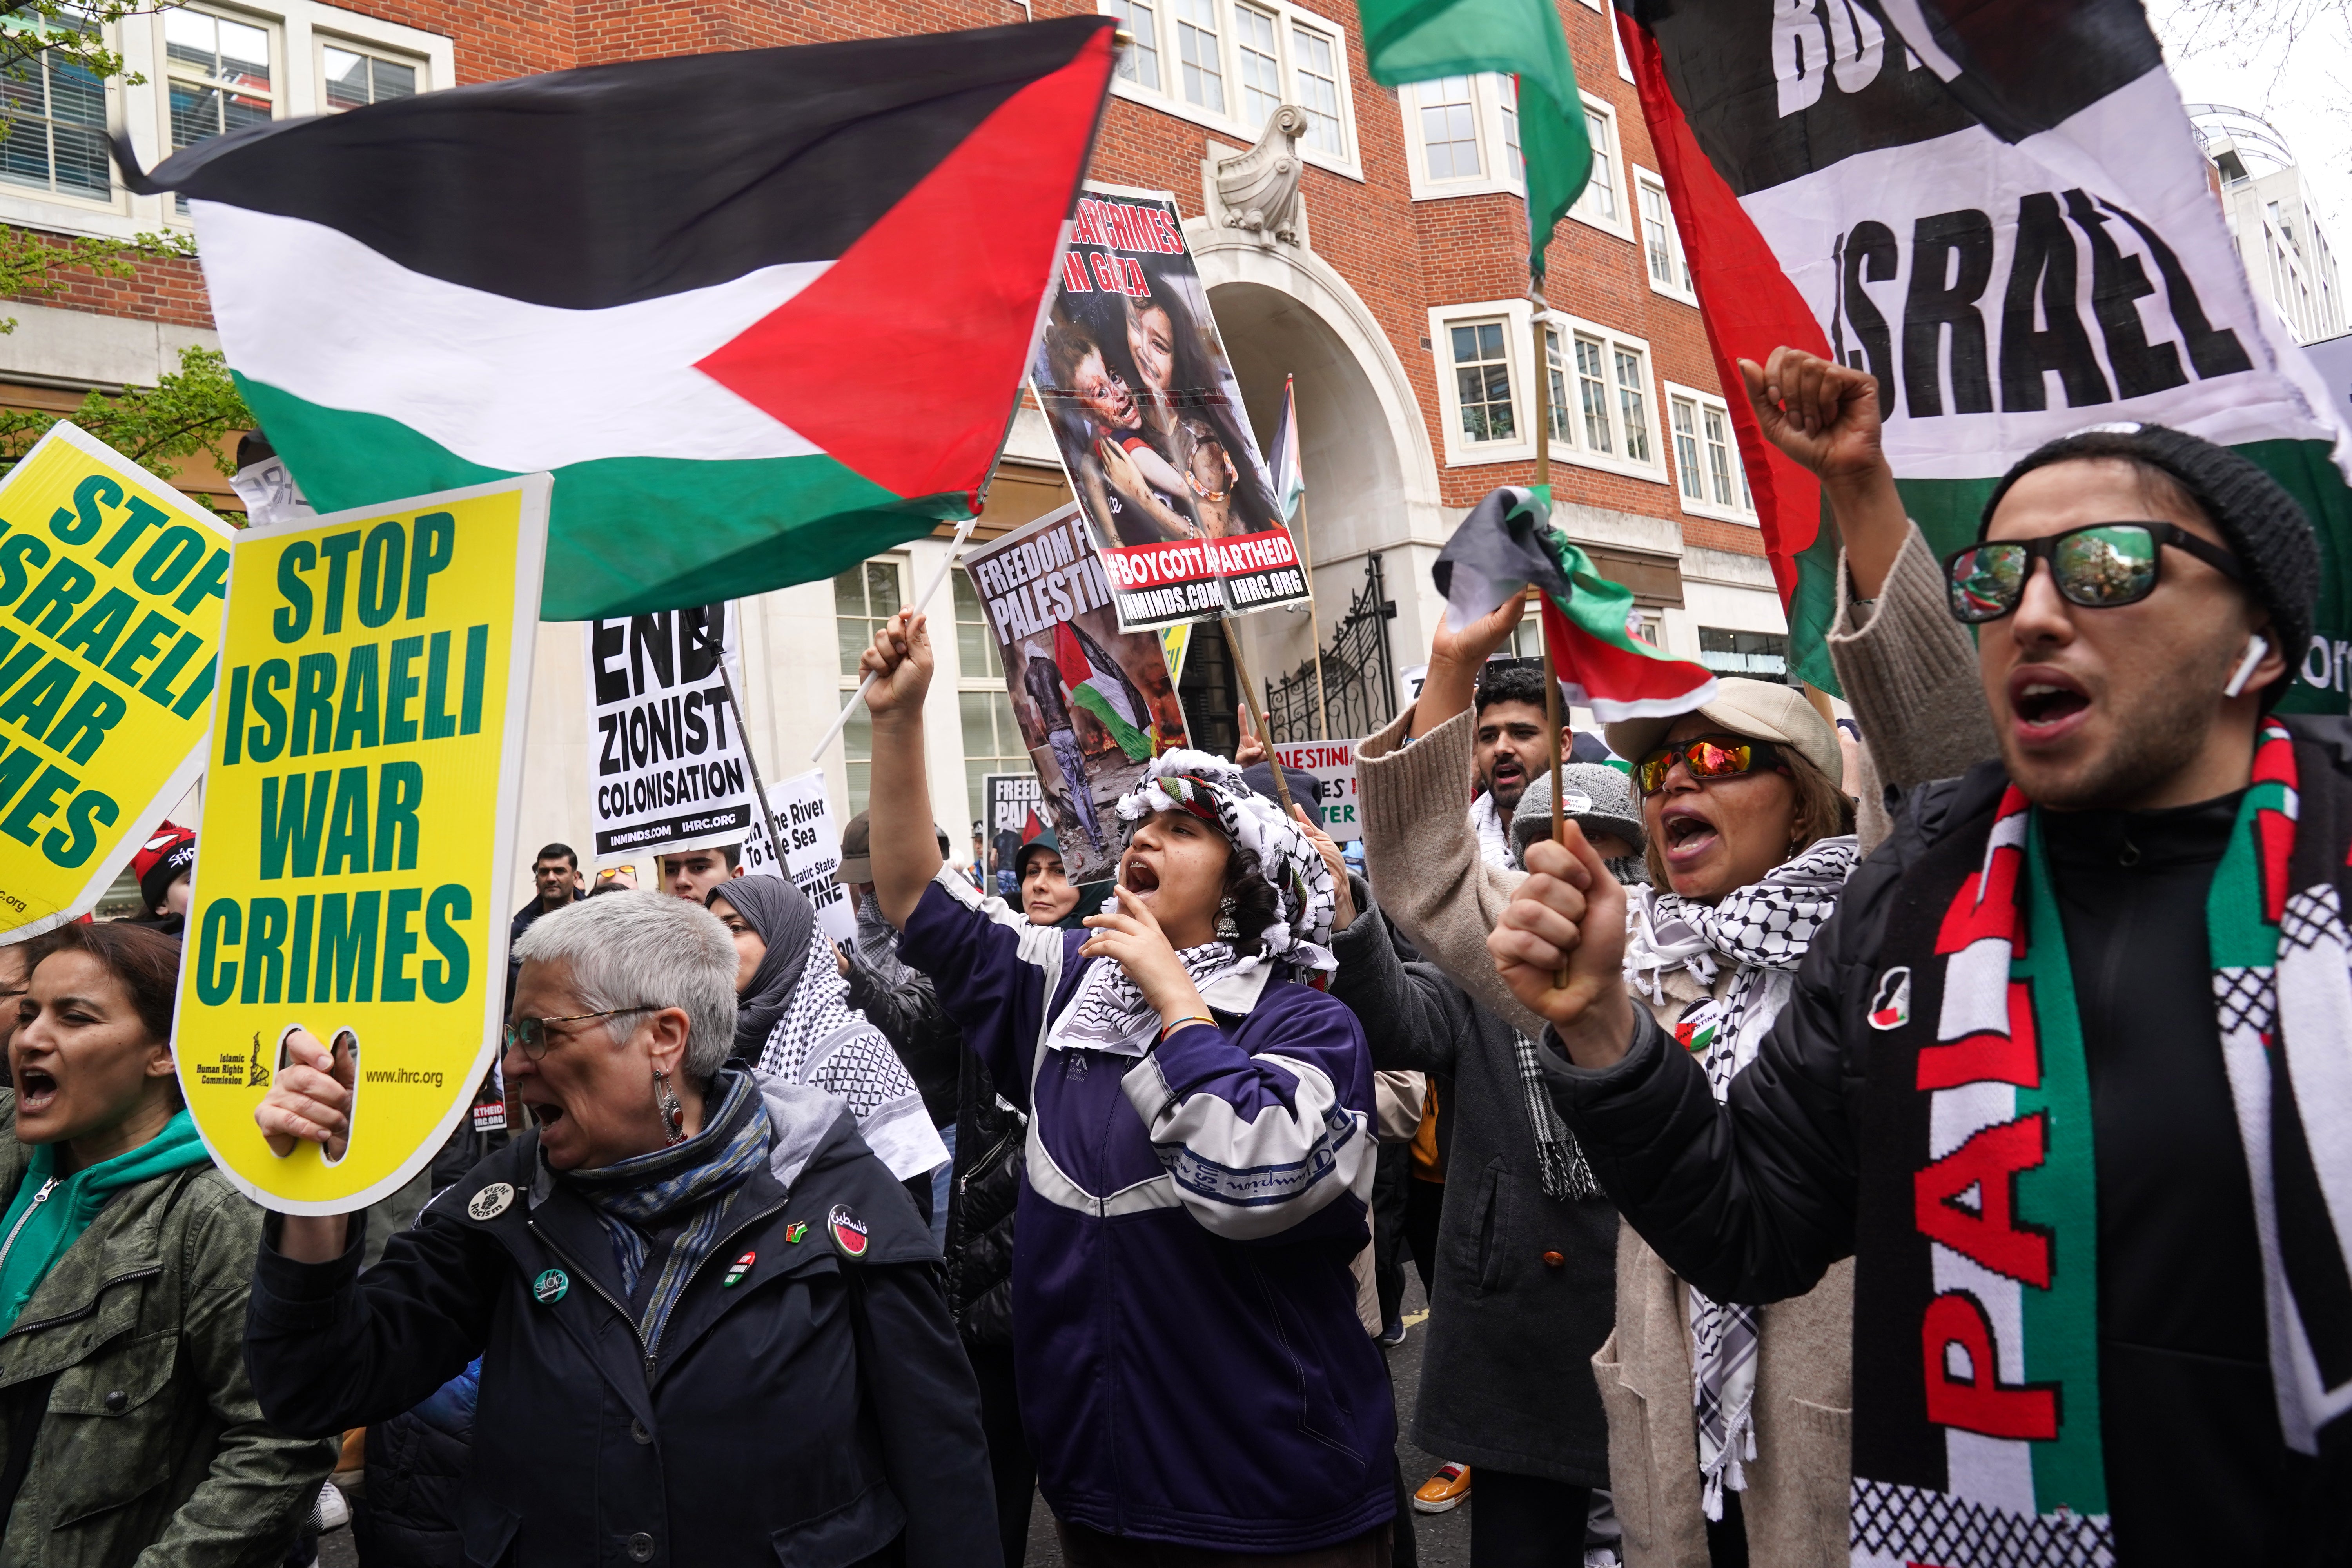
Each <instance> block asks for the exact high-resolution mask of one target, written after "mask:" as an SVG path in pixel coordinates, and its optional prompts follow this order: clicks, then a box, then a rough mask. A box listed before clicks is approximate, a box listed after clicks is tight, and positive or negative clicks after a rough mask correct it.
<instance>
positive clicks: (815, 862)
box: [743, 768, 857, 942]
mask: <svg viewBox="0 0 2352 1568" xmlns="http://www.w3.org/2000/svg"><path fill="white" fill-rule="evenodd" d="M768 810H769V812H770V814H771V815H772V816H774V817H775V819H776V831H777V832H779V833H781V834H782V835H783V836H784V864H783V875H785V876H787V877H790V878H791V879H793V886H794V887H796V888H798V889H800V890H801V891H802V893H803V894H804V895H806V897H807V899H808V901H809V902H810V903H811V904H812V905H814V907H815V909H816V923H817V925H818V926H819V927H820V928H822V929H823V930H824V934H825V935H827V936H829V937H831V938H832V939H833V940H834V941H835V942H855V941H856V940H857V910H856V908H855V907H853V906H852V905H851V903H850V901H849V890H848V889H846V888H844V887H843V886H842V885H841V882H840V880H839V879H837V878H835V875H834V873H835V872H836V871H838V870H840V869H841V823H840V822H839V820H838V819H836V818H835V816H834V815H833V801H832V798H831V797H830V796H828V795H826V794H825V793H824V769H823V768H813V769H811V770H810V771H809V772H807V773H799V774H796V775H794V776H793V777H792V778H788V779H782V780H780V781H778V782H777V783H775V784H770V785H769V786H768ZM743 874H744V875H745V876H747V877H772V876H775V875H776V874H777V870H776V858H775V856H774V855H773V854H772V853H770V851H769V849H768V826H767V824H766V823H765V822H762V821H761V820H759V819H758V817H757V816H754V818H753V820H752V823H751V833H750V834H749V836H748V837H745V838H744V840H743Z"/></svg>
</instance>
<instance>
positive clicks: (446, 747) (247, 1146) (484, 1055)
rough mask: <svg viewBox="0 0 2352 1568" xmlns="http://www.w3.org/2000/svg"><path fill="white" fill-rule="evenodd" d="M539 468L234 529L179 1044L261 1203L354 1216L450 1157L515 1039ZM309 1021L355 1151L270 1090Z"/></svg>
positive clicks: (199, 1096)
mask: <svg viewBox="0 0 2352 1568" xmlns="http://www.w3.org/2000/svg"><path fill="white" fill-rule="evenodd" d="M550 488H551V480H550V479H548V477H547V476H546V475H544V474H533V475H528V476H525V477H524V478H521V479H505V480H501V481H499V483H497V484H491V485H479V486H476V487H474V488H472V489H459V490H446V491H443V492H441V493H440V494H437V495H430V496H422V497H419V498H417V499H415V500H406V501H401V502H397V503H394V504H393V505H389V506H383V507H370V508H366V509H363V510H357V511H347V512H337V513H335V514H333V515H331V516H328V517H317V518H310V517H305V518H296V519H289V520H288V521H283V522H279V523H275V524H271V525H268V526H266V527H258V528H255V529H251V530H249V531H247V532H246V533H245V534H243V535H242V536H240V537H239V538H238V539H237V541H236V547H235V561H234V568H233V570H232V573H231V575H230V584H229V591H228V607H227V613H226V626H225V627H224V630H223V635H222V645H221V659H220V664H221V670H222V676H221V690H220V694H219V697H218V700H217V712H216V717H215V725H214V729H213V737H212V745H211V748H210V756H211V762H212V766H211V771H210V773H209V775H208V776H207V778H206V781H205V813H204V826H203V828H202V831H201V840H202V843H203V845H204V853H203V855H202V856H201V857H200V858H199V860H198V864H197V867H196V873H195V886H194V902H193V903H192V905H191V907H190V912H189V917H188V932H187V939H186V945H185V948H184V952H183V956H182V959H181V969H180V1000H179V1021H178V1026H177V1028H176V1030H175V1031H174V1035H173V1050H174V1053H175V1054H176V1056H177V1058H178V1060H179V1069H180V1086H181V1088H182V1089H183V1090H184V1092H185V1094H186V1096H187V1100H188V1109H189V1110H190V1111H191V1112H192V1113H193V1114H194V1117H195V1121H196V1126H197V1128H198V1130H199V1131H202V1132H203V1134H204V1139H205V1146H206V1147H207V1148H209V1149H210V1150H211V1151H212V1154H213V1159H214V1160H215V1163H218V1164H219V1166H220V1168H221V1170H222V1171H223V1172H225V1173H226V1174H227V1176H228V1178H229V1179H230V1180H231V1181H233V1182H235V1183H236V1185H237V1186H238V1187H239V1188H240V1189H241V1190H243V1191H244V1192H245V1193H246V1194H247V1195H248V1196H250V1197H252V1198H253V1199H254V1200H255V1201H257V1202H258V1203H261V1204H263V1205H267V1206H268V1207H270V1208H275V1209H279V1210H282V1211H285V1212H287V1213H290V1214H341V1213H344V1212H347V1211H349V1210H352V1209H356V1208H360V1207H362V1206H363V1205H367V1204H370V1203H373V1202H374V1201H375V1200H376V1199H377V1198H380V1197H383V1195H384V1194H388V1193H390V1192H392V1191H394V1189H396V1188H398V1187H399V1186H400V1185H401V1184H403V1183H404V1182H406V1181H407V1180H408V1178H409V1177H410V1176H411V1175H413V1174H415V1172H416V1170H417V1168H418V1167H419V1166H420V1165H422V1164H423V1163H425V1161H426V1160H427V1159H429V1158H431V1156H432V1154H433V1152H434V1151H436V1150H437V1149H439V1148H440V1147H441V1144H442V1141H443V1140H444V1139H446V1137H447V1136H448V1133H449V1130H450V1128H451V1127H452V1126H454V1125H455V1124H456V1122H457V1118H458V1117H460V1116H462V1115H464V1114H465V1113H466V1110H467V1106H468V1104H469V1103H470V1102H471V1101H472V1100H473V1099H474V1089H475V1085H476V1084H477V1083H478V1082H479V1081H480V1079H481V1077H482V1074H483V1072H484V1071H485V1070H486V1069H487V1068H488V1066H489V1065H490V1062H491V1061H492V1059H493V1058H494V1057H495V1055H496V1051H497V1045H498V1040H499V1025H500V1022H501V1020H500V1017H499V1013H500V1010H501V1007H502V1006H503V1004H504V1002H505V999H506V956H507V940H508V930H509V925H508V916H509V913H510V912H511V909H512V900H511V895H510V893H509V886H508V884H509V882H510V880H511V879H512V875H513V867H514V863H515V849H514V844H515V837H516V833H517V822H518V819H519V817H520V813H521V795H522V744H523V720H524V715H525V711H526V710H527V709H528V707H529V696H530V663H531V650H532V637H533V635H534V633H535V632H536V630H537V628H538V625H539V595H540V571H541V560H542V557H543V555H544V553H545V549H546V542H547V501H548V491H549V489H550ZM298 1028H299V1029H304V1030H307V1031H309V1032H310V1035H311V1036H313V1037H315V1038H317V1039H318V1040H319V1041H320V1043H321V1044H324V1045H326V1046H328V1047H331V1048H332V1049H335V1050H336V1051H337V1052H338V1053H339V1054H341V1055H343V1056H345V1057H347V1058H349V1059H350V1061H351V1063H352V1068H353V1069H354V1070H353V1079H354V1081H353V1085H352V1128H351V1140H350V1144H349V1147H348V1148H347V1149H346V1150H345V1151H344V1152H343V1153H342V1155H341V1158H340V1159H336V1160H330V1159H328V1158H326V1157H325V1154H324V1152H323V1151H321V1150H320V1147H319V1146H318V1145H316V1144H312V1143H304V1144H299V1145H298V1146H297V1147H296V1148H295V1149H294V1151H293V1152H291V1153H289V1154H287V1155H283V1156H280V1155H278V1154H276V1153H273V1152H271V1151H270V1149H269V1146H268V1144H267V1143H266V1142H263V1140H262V1136H261V1132H260V1130H259V1129H258V1128H257V1127H256V1126H255V1125H254V1122H253V1113H254V1108H255V1107H256V1106H257V1104H259V1102H260V1100H261V1097H262V1096H263V1095H264V1094H266V1093H267V1092H268V1088H269V1084H270V1081H271V1080H272V1079H273V1078H274V1077H275V1076H276V1075H277V1073H278V1071H279V1070H280V1068H281V1067H282V1066H283V1064H284V1059H285V1040H286V1037H287V1036H288V1035H289V1033H291V1032H292V1031H293V1030H295V1029H298Z"/></svg>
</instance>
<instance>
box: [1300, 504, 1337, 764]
mask: <svg viewBox="0 0 2352 1568" xmlns="http://www.w3.org/2000/svg"><path fill="white" fill-rule="evenodd" d="M1290 542H1292V543H1293V544H1296V545H1297V547H1298V567H1299V570H1300V571H1302V572H1304V573H1305V574H1307V632H1308V633H1309V634H1310V635H1311V636H1312V637H1314V638H1315V731H1316V735H1315V738H1316V739H1317V740H1318V741H1328V740H1329V739H1330V738H1331V713H1330V710H1329V709H1328V708H1326V707H1325V706H1324V703H1323V616H1322V615H1321V613H1320V612H1319V611H1318V610H1317V609H1316V607H1315V562H1314V559H1313V557H1311V556H1309V555H1308V554H1307V498H1306V497H1305V496H1303V495H1302V496H1300V497H1299V498H1298V521H1297V525H1296V526H1295V527H1292V528H1291V530H1290Z"/></svg>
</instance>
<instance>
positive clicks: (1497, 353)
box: [1453, 321, 1518, 441]
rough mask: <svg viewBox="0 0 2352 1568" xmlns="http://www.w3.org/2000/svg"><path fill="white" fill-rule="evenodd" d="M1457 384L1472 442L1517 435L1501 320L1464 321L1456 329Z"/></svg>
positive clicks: (1466, 430) (1464, 428)
mask: <svg viewBox="0 0 2352 1568" xmlns="http://www.w3.org/2000/svg"><path fill="white" fill-rule="evenodd" d="M1453 339H1454V395H1455V396H1456V397H1457V398H1458V400H1459V401H1460V403H1461V405H1462V434H1464V435H1465V436H1467V437H1469V438H1470V439H1471V440H1473V441H1508V440H1510V439H1512V438H1513V437H1515V436H1517V434H1518V425H1517V420H1515V419H1514V418H1513V417H1512V411H1511V366H1510V355H1509V353H1508V351H1507V348H1506V346H1505V343H1504V340H1503V323H1502V322H1500V321H1473V322H1465V324H1463V325H1460V326H1457V327H1455V328H1454V330H1453Z"/></svg>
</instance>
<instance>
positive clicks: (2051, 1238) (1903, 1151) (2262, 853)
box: [1853, 720, 2352, 1568]
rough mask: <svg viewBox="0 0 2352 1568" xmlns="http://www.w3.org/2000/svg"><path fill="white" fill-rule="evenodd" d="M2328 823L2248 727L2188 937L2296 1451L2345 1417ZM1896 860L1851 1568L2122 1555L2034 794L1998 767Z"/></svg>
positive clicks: (1872, 1081)
mask: <svg viewBox="0 0 2352 1568" xmlns="http://www.w3.org/2000/svg"><path fill="white" fill-rule="evenodd" d="M2305 773H2308V775H2309V776H2310V778H2311V779H2312V781H2313V783H2314V785H2315V788H2314V792H2313V794H2312V795H2303V794H2301V793H2300V792H2299V791H2298V788H2297V784H2298V778H2299V777H2300V776H2302V775H2303V774H2305ZM2347 844H2352V784H2347V776H2346V773H2345V772H2344V771H2343V770H2342V769H2341V767H2340V766H2339V765H2338V763H2336V759H2335V758H2334V757H2333V756H2332V755H2331V753H2330V752H2329V751H2328V750H2326V748H2323V747H2322V746H2320V745H2317V744H2315V743H2312V742H2304V743H2303V744H2302V745H2301V746H2300V747H2298V745H2297V743H2296V742H2295V741H2294V737H2293V736H2292V735H2291V734H2290V733H2289V731H2288V730H2287V729H2286V727H2285V725H2284V723H2282V722H2280V721H2276V720H2272V721H2267V722H2265V724H2264V725H2263V730H2262V731H2261V733H2260V735H2259V737H2258V743H2257V748H2256V752H2255V757H2254V768H2253V779H2252V786H2251V787H2250V788H2249V789H2248V790H2247V792H2246V795H2245V798H2244V800H2243V802H2242V805H2240V807H2239V813H2238V818H2237V823H2236V825H2235V826H2234V827H2233V828H2232V830H2231V839H2230V845H2229V847H2228V849H2227V850H2226V851H2225V852H2224V855H2223V857H2222V860H2221V865H2220V867H2219V868H2218V869H2217V870H2216V872H2215V874H2214V879H2213V885H2212V891H2211V893H2210V897H2209V899H2208V900H2207V904H2206V928H2207V931H2208V932H2209V939H2210V943H2211V951H2212V959H2213V991H2214V996H2215V1002H2216V1006H2217V1009H2218V1012H2219V1022H2220V1025H2221V1040H2222V1050H2223V1053H2224V1056H2225V1058H2226V1066H2227V1068H2228V1072H2229V1077H2230V1084H2231V1095H2232V1099H2233V1100H2234V1102H2235V1105H2236V1110H2237V1119H2238V1125H2239V1131H2240V1136H2241V1139H2242V1142H2243V1145H2244V1148H2245V1152H2246V1163H2247V1166H2248V1169H2249V1171H2250V1173H2252V1186H2253V1194H2254V1205H2255V1213H2254V1215H2252V1218H2253V1220H2254V1223H2255V1226H2256V1229H2257V1232H2258V1234H2259V1236H2260V1238H2261V1243H2262V1255H2263V1277H2264V1278H2263V1285H2264V1291H2265V1296H2266V1299H2267V1301H2268V1306H2269V1320H2270V1359H2271V1364H2272V1370H2273V1386H2274V1390H2275V1393H2276V1395H2277V1401H2278V1409H2279V1418H2280V1426H2281V1428H2282V1430H2283V1431H2284V1434H2285V1436H2286V1439H2287V1442H2288V1444H2289V1445H2290V1446H2291V1447H2294V1448H2296V1449H2298V1450H2299V1451H2302V1452H2305V1453H2310V1452H2315V1451H2316V1447H2317V1445H2316V1441H2315V1433H2316V1432H2317V1430H2318V1429H2319V1428H2320V1427H2321V1426H2325V1425H2326V1424H2327V1423H2328V1422H2329V1421H2331V1420H2333V1419H2335V1418H2336V1417H2337V1416H2339V1415H2342V1414H2343V1413H2344V1412H2345V1411H2346V1410H2347V1409H2352V1285H2347V1268H2346V1261H2345V1260H2346V1258H2347V1257H2352V936H2347V931H2346V927H2345V921H2344V911H2345V909H2346V905H2347V895H2352V873H2347V866H2346V858H2345V850H2346V847H2347ZM1914 877H1915V878H1916V879H1917V884H1916V885H1920V886H1923V887H1925V888H1926V889H1928V891H1927V893H1926V895H1925V896H1924V897H1920V898H1910V899H1906V900H1903V901H1902V903H1901V904H1900V905H1899V906H1898V907H1897V909H1896V910H1895V912H1894V915H1893V917H1892V919H1891V920H1890V922H1889V928H1888V942H1887V949H1886V955H1885V963H1886V967H1885V969H1884V970H1883V971H1882V972H1881V973H1880V974H1879V975H1878V976H1877V980H1876V986H1875V994H1874V995H1873V996H1872V997H1871V998H1870V999H1869V1002H1868V1004H1867V1008H1866V1014H1867V1021H1868V1023H1869V1025H1870V1026H1871V1027H1872V1028H1873V1029H1874V1030H1878V1031H1882V1032H1883V1033H1884V1034H1885V1036H1886V1042H1885V1048H1879V1049H1875V1050H1874V1051H1872V1052H1871V1053H1870V1056H1869V1058H1868V1060H1869V1067H1868V1074H1869V1084H1868V1088H1867V1090H1866V1095H1867V1103H1868V1111H1867V1114H1866V1116H1865V1120H1864V1135H1863V1162H1862V1201H1861V1210H1860V1215H1859V1221H1858V1232H1857V1247H1856V1252H1857V1258H1858V1264H1857V1274H1856V1279H1855V1301H1854V1324H1855V1334H1854V1385H1855V1388H1856V1389H1857V1391H1859V1394H1860V1397H1859V1398H1858V1399H1857V1407H1856V1410H1855V1415H1854V1447H1853V1461H1854V1467H1853V1468H1854V1481H1853V1562H1854V1563H1856V1564H1857V1565H1859V1564H1865V1563H1867V1564H1896V1563H1936V1564H1940V1565H1945V1568H1974V1565H1977V1564H1983V1565H1985V1568H1991V1565H1993V1564H2002V1565H2006V1564H2009V1563H2020V1562H2031V1563H2113V1562H2114V1560H2115V1548H2114V1538H2113V1534H2112V1531H2111V1530H2110V1528H2109V1524H2108V1519H2107V1497H2106V1475H2105V1463H2104V1458H2103V1456H2102V1453H2101V1446H2100V1436H2099V1432H2100V1428H2099V1356H2098V1295H2097V1280H2098V1269H2097V1262H2096V1256H2095V1247H2096V1237H2097V1213H2096V1206H2095V1203H2096V1184H2095V1175H2094V1169H2093V1160H2094V1152H2093V1149H2092V1146H2091V1099H2090V1084H2089V1076H2088V1071H2087V1068H2086V1067H2085V1063H2084V1055H2083V1038H2082V1028H2081V1023H2080V1020H2079V1018H2078V1016H2077V1015H2076V1010H2075V1007H2076V1004H2075V997H2074V979H2073V975H2072V973H2071V972H2070V970H2069V969H2068V967H2067V957H2066V942H2065V932H2064V929H2063V922H2062V921H2061V920H2060V918H2059V913H2058V908H2057V904H2056V901H2055V899H2054V897H2053V891H2052V886H2051V880H2050V874H2049V867H2048V864H2047V861H2046V859H2045V858H2044V855H2043V851H2042V835H2041V833H2040V830H2039V828H2038V826H2037V823H2036V814H2035V812H2034V811H2033V810H2032V805H2031V803H2029V802H2028V801H2027V800H2026V799H2025V797H2024V795H2022V794H2021V793H2020V792H2019V791H2018V790H2017V788H2016V787H2015V786H2014V785H2012V786H2011V787H2010V788H2009V789H2008V790H2007V791H2006V793H2005V794H2004V795H2002V797H2001V800H2000V805H1999V807H1998V808H1997V809H1996V810H1995V811H1994V812H1993V814H1992V815H1991V816H1990V819H1988V820H1987V822H1986V825H1985V827H1984V829H1983V830H1982V832H1981V834H1980V835H1979V833H1977V832H1975V831H1968V830H1964V831H1962V832H1959V833H1956V834H1954V835H1952V836H1951V837H1948V838H1946V839H1945V840H1943V841H1942V842H1940V843H1938V844H1937V845H1936V846H1934V847H1931V848H1930V849H1929V850H1928V851H1927V854H1925V855H1924V856H1923V857H1922V858H1921V859H1920V861H1919V862H1918V864H1917V866H1916V868H1915V871H1914ZM1908 880H1912V879H1906V881H1908ZM1942 888H1950V889H1952V891H1951V892H1950V893H1949V894H1948V895H1945V894H1943V893H1941V892H1940V891H1938V890H1937V889H1942ZM1906 960H1907V962H1906Z"/></svg>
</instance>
